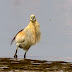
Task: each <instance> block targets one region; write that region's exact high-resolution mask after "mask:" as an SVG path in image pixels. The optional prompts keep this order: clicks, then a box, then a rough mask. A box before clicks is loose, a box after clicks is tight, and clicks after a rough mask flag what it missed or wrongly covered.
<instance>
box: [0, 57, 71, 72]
mask: <svg viewBox="0 0 72 72" xmlns="http://www.w3.org/2000/svg"><path fill="white" fill-rule="evenodd" d="M0 72H72V63H71V62H64V61H44V60H31V59H14V58H0Z"/></svg>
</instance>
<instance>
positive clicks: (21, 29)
mask: <svg viewBox="0 0 72 72" xmlns="http://www.w3.org/2000/svg"><path fill="white" fill-rule="evenodd" d="M23 30H24V29H21V30H20V31H19V32H21V31H23ZM19 32H18V33H19ZM18 33H17V34H18ZM17 34H16V35H15V36H14V38H13V39H12V41H11V45H12V43H13V42H14V40H15V38H16V36H17Z"/></svg>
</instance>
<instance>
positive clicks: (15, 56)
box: [14, 47, 18, 58]
mask: <svg viewBox="0 0 72 72" xmlns="http://www.w3.org/2000/svg"><path fill="white" fill-rule="evenodd" d="M17 50H18V47H17V48H16V52H15V55H14V58H17V57H18V56H17Z"/></svg>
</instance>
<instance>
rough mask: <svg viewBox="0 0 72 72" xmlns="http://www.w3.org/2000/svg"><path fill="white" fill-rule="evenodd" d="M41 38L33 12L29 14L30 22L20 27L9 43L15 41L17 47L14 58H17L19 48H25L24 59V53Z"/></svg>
mask: <svg viewBox="0 0 72 72" xmlns="http://www.w3.org/2000/svg"><path fill="white" fill-rule="evenodd" d="M40 39H41V32H40V25H39V23H38V22H37V20H36V17H35V15H34V14H32V15H30V22H29V24H28V25H27V26H26V27H25V28H24V29H21V30H20V31H19V32H18V33H17V34H16V35H15V36H14V38H13V39H12V41H11V44H12V43H13V42H15V44H16V46H17V48H16V51H15V55H14V58H17V57H18V56H17V50H18V48H21V49H23V50H25V53H24V59H26V53H27V51H28V50H29V49H30V47H31V46H32V45H36V44H37V43H38V42H39V41H40Z"/></svg>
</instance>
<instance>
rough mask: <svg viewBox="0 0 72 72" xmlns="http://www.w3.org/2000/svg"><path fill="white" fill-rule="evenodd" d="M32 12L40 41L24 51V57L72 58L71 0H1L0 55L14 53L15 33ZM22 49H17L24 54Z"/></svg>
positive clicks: (20, 54) (24, 25) (5, 55)
mask: <svg viewBox="0 0 72 72" xmlns="http://www.w3.org/2000/svg"><path fill="white" fill-rule="evenodd" d="M31 14H35V15H36V19H37V21H38V22H39V24H40V30H41V33H42V37H41V40H40V42H39V43H38V44H37V45H35V46H32V47H31V48H30V50H29V51H28V52H27V58H38V59H39V58H40V57H41V58H42V59H47V57H59V58H70V59H72V0H0V57H13V55H14V53H15V50H16V45H15V44H13V45H12V46H11V45H10V42H11V40H12V38H13V37H14V36H15V34H16V33H17V32H18V31H19V30H21V29H22V28H25V27H26V26H27V25H28V24H29V20H30V15H31ZM23 55H24V50H22V49H18V57H19V58H23Z"/></svg>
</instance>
